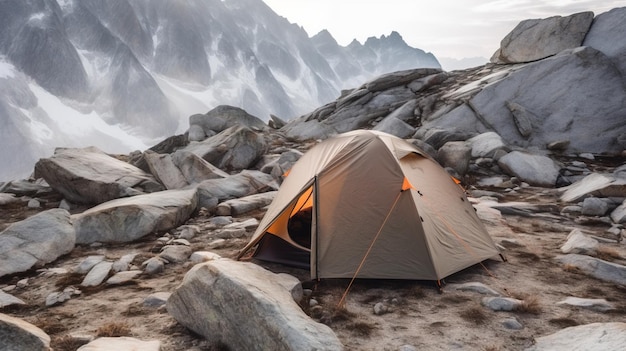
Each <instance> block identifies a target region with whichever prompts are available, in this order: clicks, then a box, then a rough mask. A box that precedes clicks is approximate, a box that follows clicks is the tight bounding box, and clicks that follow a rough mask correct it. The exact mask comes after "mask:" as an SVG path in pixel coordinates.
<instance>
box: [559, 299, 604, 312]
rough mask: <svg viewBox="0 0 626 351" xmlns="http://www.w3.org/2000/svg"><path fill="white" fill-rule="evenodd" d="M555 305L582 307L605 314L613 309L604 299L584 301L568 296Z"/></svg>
mask: <svg viewBox="0 0 626 351" xmlns="http://www.w3.org/2000/svg"><path fill="white" fill-rule="evenodd" d="M556 304H557V305H570V306H576V307H583V308H588V309H591V310H594V311H598V312H606V311H610V310H614V309H615V307H614V306H613V304H611V303H609V302H608V301H606V300H605V299H585V298H580V297H575V296H569V297H567V298H566V299H565V300H562V301H559V302H557V303H556Z"/></svg>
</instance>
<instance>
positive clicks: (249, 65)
mask: <svg viewBox="0 0 626 351" xmlns="http://www.w3.org/2000/svg"><path fill="white" fill-rule="evenodd" d="M0 20H1V21H0V23H1V24H0V28H1V29H2V30H1V33H0V60H2V61H6V62H7V63H8V64H10V65H12V68H11V71H12V72H13V71H19V72H21V73H23V74H22V75H14V76H11V77H8V76H6V77H4V78H1V79H2V80H3V84H4V85H7V86H8V87H7V89H9V90H13V91H12V92H11V93H10V94H7V96H9V95H10V96H14V97H15V96H21V97H22V98H20V99H13V100H10V101H9V99H8V98H7V97H4V98H0V106H2V108H0V111H2V114H1V115H0V120H2V123H3V124H4V125H6V126H8V127H9V128H8V129H7V130H6V131H5V132H4V133H6V134H8V135H11V139H10V140H11V141H12V142H14V143H18V144H20V145H25V144H37V147H36V148H35V149H37V150H30V151H29V147H25V148H14V149H13V151H12V152H11V153H10V154H9V153H6V154H3V155H2V158H3V159H6V160H7V161H8V167H7V169H11V170H14V171H12V172H11V173H9V172H8V171H3V172H2V173H0V178H7V177H14V176H18V175H19V176H23V175H24V173H25V172H26V171H27V170H28V168H29V167H26V166H25V165H24V161H25V160H26V161H28V162H26V163H32V162H34V161H36V160H37V159H38V158H40V157H45V156H48V155H49V154H51V153H52V148H53V145H54V146H59V147H72V146H85V145H96V146H99V147H102V148H104V149H106V150H107V151H109V152H128V151H130V150H128V149H126V148H122V147H121V145H122V144H128V143H130V144H134V145H143V148H145V147H146V146H147V145H149V144H151V143H154V142H155V140H158V139H159V138H163V137H166V136H169V135H171V134H174V133H179V132H182V131H184V130H185V129H186V127H187V118H188V117H189V116H190V115H192V114H195V113H204V112H206V111H208V110H210V109H211V108H213V107H215V106H217V105H222V104H228V105H233V106H237V107H241V108H244V109H245V110H246V111H248V112H250V113H251V114H253V115H256V116H258V117H259V118H261V119H262V120H268V119H269V115H270V114H274V115H277V116H279V117H281V118H283V119H291V118H294V117H297V116H299V115H301V114H303V113H305V112H308V111H311V110H313V109H314V108H315V107H317V106H319V105H321V104H323V103H326V102H327V101H331V100H333V99H335V98H336V97H337V96H338V95H339V93H340V91H341V90H342V89H345V88H349V87H352V86H354V85H358V84H360V83H362V82H363V81H365V80H367V79H369V78H372V77H374V76H376V75H379V74H382V73H386V72H389V71H393V70H397V69H398V67H399V66H402V65H410V66H411V67H404V68H415V67H419V66H420V65H431V66H435V67H439V63H438V61H437V59H436V58H435V57H434V56H433V55H432V54H429V53H425V52H423V51H422V50H419V49H414V50H411V49H412V48H410V47H409V46H408V45H407V44H406V43H405V42H404V41H403V40H401V37H400V35H399V34H398V33H396V34H393V33H392V35H390V36H389V37H386V36H384V35H383V36H381V37H380V39H375V38H372V39H371V40H369V41H370V44H371V43H377V42H378V43H379V44H381V45H380V46H381V47H383V46H384V50H381V51H377V50H375V49H372V47H371V45H370V44H367V43H365V44H363V45H361V44H360V43H359V45H353V46H347V47H342V46H339V45H338V44H336V41H334V39H333V40H332V41H331V42H330V44H328V43H326V46H325V48H322V47H318V46H317V45H316V44H315V39H314V37H309V35H308V34H307V32H306V31H305V30H304V28H303V27H301V26H299V25H297V24H295V23H290V22H289V21H288V19H286V18H284V17H281V16H279V15H277V14H276V13H275V12H274V11H273V10H272V9H271V8H269V7H268V6H267V5H265V3H264V2H263V1H258V0H254V1H249V0H236V1H235V0H229V1H220V0H208V1H199V0H193V1H188V2H170V1H146V0H122V1H116V2H101V1H95V0H81V1H79V0H62V1H55V0H25V1H14V0H11V1H5V2H3V3H1V4H0ZM329 34H330V33H329ZM331 38H332V36H331ZM389 38H392V39H394V40H396V41H397V43H396V46H393V45H391V43H390V42H389ZM398 39H400V40H398ZM383 43H384V44H385V45H382V44H383ZM323 49H326V50H329V52H334V53H335V55H334V56H328V55H325V54H323V53H322V52H320V50H323ZM355 50H356V51H358V52H356V51H355ZM390 55H393V57H386V56H390ZM400 55H401V56H402V57H404V58H402V57H401V56H400ZM392 64H393V65H392ZM18 80H20V81H19V82H18ZM35 86H39V87H41V88H43V90H44V91H45V93H42V94H45V95H46V98H45V99H46V100H54V99H55V98H57V97H58V98H60V103H61V104H63V105H65V106H69V107H70V108H71V109H73V110H75V111H76V112H73V113H72V114H71V115H73V116H74V115H75V116H74V117H75V119H83V120H84V119H85V118H86V117H85V115H89V116H97V117H98V118H99V119H101V120H102V121H104V123H106V124H107V125H109V126H111V127H112V128H119V129H120V130H121V131H120V133H121V134H122V135H121V137H122V138H123V139H125V141H119V138H120V135H118V134H117V133H113V134H111V133H109V132H107V131H105V130H101V129H98V128H95V127H90V126H89V125H84V127H83V131H82V132H81V133H79V134H68V135H62V134H63V130H64V126H63V125H59V124H60V123H61V122H60V121H59V119H60V117H59V116H58V115H57V114H56V113H55V111H51V110H49V109H48V108H38V103H37V102H36V103H35V104H27V103H25V102H24V101H22V100H24V99H25V98H24V96H25V95H28V94H29V93H28V91H30V92H31V93H32V91H34V90H36V89H37V88H36V87H35ZM31 95H32V94H31ZM39 100H41V99H35V101H39ZM9 120H12V121H9ZM63 123H65V122H63ZM76 123H78V124H80V123H83V121H77V122H76ZM34 125H39V126H43V127H45V128H47V129H48V132H47V133H46V138H43V139H41V138H37V135H36V133H34V132H33V130H34V127H33V126H34ZM116 140H117V141H116ZM115 144H119V145H115ZM5 149H6V148H5ZM5 162H6V161H5Z"/></svg>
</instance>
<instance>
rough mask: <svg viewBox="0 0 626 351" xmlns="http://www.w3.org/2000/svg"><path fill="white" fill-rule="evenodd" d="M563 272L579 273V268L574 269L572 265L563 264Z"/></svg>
mask: <svg viewBox="0 0 626 351" xmlns="http://www.w3.org/2000/svg"><path fill="white" fill-rule="evenodd" d="M563 270H564V271H566V272H568V273H580V268H578V267H576V266H575V265H573V264H564V265H563Z"/></svg>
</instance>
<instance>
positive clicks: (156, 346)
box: [76, 336, 161, 351]
mask: <svg viewBox="0 0 626 351" xmlns="http://www.w3.org/2000/svg"><path fill="white" fill-rule="evenodd" d="M118 350H132V351H159V350H161V342H160V341H159V340H149V341H143V340H139V339H136V338H131V337H128V336H120V337H104V338H97V339H96V340H94V341H92V342H90V343H88V344H86V345H83V346H81V347H79V348H78V350H76V351H118Z"/></svg>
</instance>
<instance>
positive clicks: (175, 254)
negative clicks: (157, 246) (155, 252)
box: [159, 245, 191, 263]
mask: <svg viewBox="0 0 626 351" xmlns="http://www.w3.org/2000/svg"><path fill="white" fill-rule="evenodd" d="M159 256H161V258H163V259H164V260H166V261H167V262H170V263H180V262H185V261H187V259H188V258H189V256H191V248H190V247H188V246H184V245H167V246H165V247H163V249H162V251H161V253H160V254H159Z"/></svg>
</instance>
